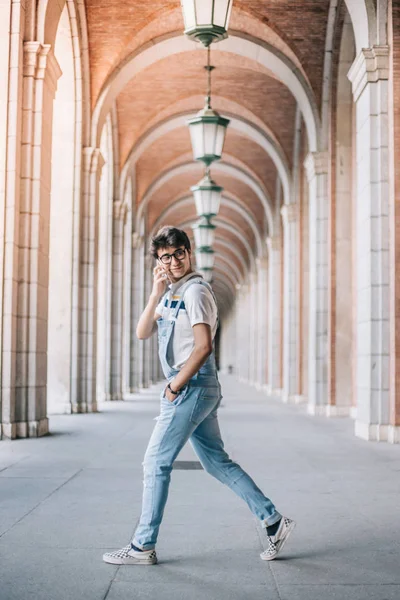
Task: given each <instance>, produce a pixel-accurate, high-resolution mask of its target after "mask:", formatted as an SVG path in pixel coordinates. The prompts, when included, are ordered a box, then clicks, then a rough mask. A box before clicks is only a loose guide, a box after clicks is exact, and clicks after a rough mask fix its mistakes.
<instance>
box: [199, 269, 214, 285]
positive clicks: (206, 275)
mask: <svg viewBox="0 0 400 600" xmlns="http://www.w3.org/2000/svg"><path fill="white" fill-rule="evenodd" d="M197 271H198V272H199V273H200V275H202V276H203V279H204V281H207V283H211V281H212V277H213V272H212V269H197Z"/></svg>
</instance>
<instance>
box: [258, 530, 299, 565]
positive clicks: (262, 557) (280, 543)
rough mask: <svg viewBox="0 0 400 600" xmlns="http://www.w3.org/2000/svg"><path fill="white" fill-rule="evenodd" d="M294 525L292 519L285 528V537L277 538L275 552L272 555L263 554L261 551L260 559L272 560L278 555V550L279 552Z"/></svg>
mask: <svg viewBox="0 0 400 600" xmlns="http://www.w3.org/2000/svg"><path fill="white" fill-rule="evenodd" d="M295 527H296V523H295V522H294V521H292V522H291V523H290V525H289V527H288V528H287V530H286V535H285V537H284V538H282V539H281V540H279V546H278V547H277V549H276V552H275V554H274V555H273V556H263V553H261V554H260V558H261V560H274V559H275V558H276V557H277V556H278V554H279V552H281V550H282V548H283V546H284V545H285V543H286V540H287V539H288V537H289V535H290V534H291V533H292V531H293V529H294V528H295Z"/></svg>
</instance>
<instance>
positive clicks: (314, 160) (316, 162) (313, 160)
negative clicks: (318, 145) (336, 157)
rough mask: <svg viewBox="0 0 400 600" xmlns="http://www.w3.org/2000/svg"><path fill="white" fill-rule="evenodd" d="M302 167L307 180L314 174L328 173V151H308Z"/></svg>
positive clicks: (311, 178)
mask: <svg viewBox="0 0 400 600" xmlns="http://www.w3.org/2000/svg"><path fill="white" fill-rule="evenodd" d="M304 168H305V170H306V174H307V180H308V182H310V181H312V180H313V179H314V177H315V176H316V175H323V174H324V173H328V168H329V155H328V152H326V151H325V152H309V153H308V154H307V156H306V159H305V161H304Z"/></svg>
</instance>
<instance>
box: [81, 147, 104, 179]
mask: <svg viewBox="0 0 400 600" xmlns="http://www.w3.org/2000/svg"><path fill="white" fill-rule="evenodd" d="M83 158H84V160H83V169H84V171H89V173H91V174H93V173H98V174H99V175H100V174H101V170H102V168H103V167H104V165H105V162H106V161H105V160H104V157H103V155H102V153H101V151H100V148H93V146H85V147H84V148H83Z"/></svg>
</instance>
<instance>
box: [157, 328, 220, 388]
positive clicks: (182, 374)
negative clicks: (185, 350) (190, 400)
mask: <svg viewBox="0 0 400 600" xmlns="http://www.w3.org/2000/svg"><path fill="white" fill-rule="evenodd" d="M193 335H194V348H193V350H192V353H191V355H190V356H189V358H188V360H187V361H186V363H185V365H184V366H183V367H182V369H181V370H180V371H179V373H178V374H177V375H176V377H175V378H174V379H173V380H172V381H171V383H170V385H171V387H172V389H173V390H174V391H176V390H179V389H181V387H183V386H184V385H185V384H186V383H187V382H188V381H189V379H190V378H191V377H193V375H195V373H197V371H198V370H199V369H200V367H201V366H202V365H203V364H204V363H205V362H206V360H207V358H208V357H209V356H210V354H211V352H212V351H213V345H212V338H211V327H210V325H207V324H206V323H198V324H197V325H194V326H193ZM166 396H167V398H168V400H173V399H174V398H175V397H176V396H174V394H171V392H170V391H169V390H168V389H167V390H166Z"/></svg>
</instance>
